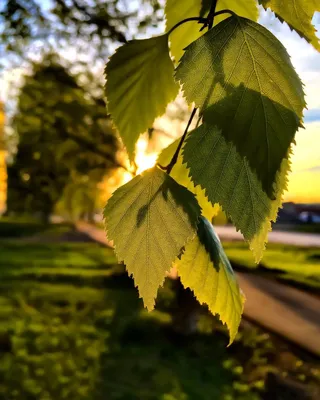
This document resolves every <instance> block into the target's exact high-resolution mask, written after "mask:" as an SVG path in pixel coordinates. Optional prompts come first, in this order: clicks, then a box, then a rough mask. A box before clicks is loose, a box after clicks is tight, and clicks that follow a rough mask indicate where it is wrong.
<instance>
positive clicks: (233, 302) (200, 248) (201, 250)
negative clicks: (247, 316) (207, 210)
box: [177, 217, 244, 344]
mask: <svg viewBox="0 0 320 400" xmlns="http://www.w3.org/2000/svg"><path fill="white" fill-rule="evenodd" d="M177 269H178V273H179V275H180V278H181V282H182V284H183V285H184V286H185V287H189V288H190V289H191V290H193V292H194V294H195V296H196V297H197V299H198V300H199V302H200V303H205V304H207V305H208V307H209V310H210V311H211V312H212V314H219V318H220V320H221V321H222V322H223V323H224V324H226V325H227V327H228V329H229V333H230V344H231V343H232V342H233V340H234V338H235V336H236V334H237V332H238V328H239V324H240V321H241V315H242V312H243V305H244V296H243V294H242V292H241V290H240V289H239V286H238V283H237V280H236V277H235V274H234V272H233V269H232V267H231V265H230V262H229V260H228V258H227V256H226V255H225V252H224V250H223V248H222V245H221V243H220V240H219V238H218V236H217V235H216V233H215V232H214V230H213V227H212V225H211V223H210V222H209V221H208V220H207V219H205V218H203V217H201V218H200V221H199V225H198V234H197V235H196V236H195V238H194V239H193V240H192V241H191V242H190V243H188V244H187V246H186V248H185V252H184V253H183V255H182V256H181V259H180V260H179V261H178V262H177Z"/></svg>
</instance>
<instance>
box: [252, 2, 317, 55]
mask: <svg viewBox="0 0 320 400" xmlns="http://www.w3.org/2000/svg"><path fill="white" fill-rule="evenodd" d="M259 3H260V4H261V5H262V6H263V7H264V8H265V9H267V8H270V9H271V10H272V11H273V12H274V13H275V14H276V16H277V17H278V18H279V19H280V21H282V22H283V21H285V22H286V23H287V24H288V25H289V26H290V28H291V29H293V30H295V31H296V32H297V33H298V34H299V35H300V36H301V37H302V38H304V39H306V40H307V41H308V42H309V43H311V44H312V45H313V47H314V48H315V49H316V50H318V51H320V41H319V38H318V37H317V36H316V32H317V31H316V29H315V27H314V26H313V25H312V18H313V16H314V13H315V12H316V11H320V2H319V0H259Z"/></svg>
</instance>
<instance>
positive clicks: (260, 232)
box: [183, 124, 289, 262]
mask: <svg viewBox="0 0 320 400" xmlns="http://www.w3.org/2000/svg"><path fill="white" fill-rule="evenodd" d="M183 159H184V162H186V163H187V167H188V168H189V170H190V175H191V178H192V180H193V182H194V184H195V185H200V186H201V187H202V188H203V189H204V190H205V194H206V195H207V197H208V199H209V200H210V201H211V202H212V204H216V203H219V204H220V205H221V207H222V208H223V210H224V211H225V212H226V214H227V215H228V217H229V218H231V220H232V222H233V223H234V225H235V226H236V228H237V230H240V231H241V233H242V234H243V236H244V238H245V239H246V240H247V241H248V242H249V243H250V247H251V248H252V249H253V250H254V254H255V258H256V261H257V262H259V261H260V259H261V256H262V252H263V250H264V248H265V242H266V241H267V235H268V232H269V230H270V229H271V221H273V220H275V219H276V217H277V211H278V208H279V206H280V205H281V201H282V195H283V192H284V190H285V189H286V183H287V181H286V177H287V173H288V171H289V162H288V160H287V159H284V160H283V161H282V167H281V170H280V172H279V173H278V174H277V179H276V184H275V193H276V196H275V197H276V199H275V200H270V199H269V197H268V196H267V194H266V193H265V192H264V191H263V189H262V186H261V183H260V181H259V180H258V179H257V176H256V174H255V173H253V172H252V170H251V168H250V166H249V163H248V161H247V160H246V158H243V157H241V156H240V155H239V153H238V152H237V151H236V148H235V146H234V145H233V144H232V143H231V142H227V141H226V140H225V138H224V136H223V135H222V134H221V132H220V130H219V129H218V128H216V127H213V126H210V125H206V124H203V125H201V126H200V127H199V128H197V129H195V130H194V131H192V132H190V133H189V135H188V137H187V140H186V143H185V145H184V148H183Z"/></svg>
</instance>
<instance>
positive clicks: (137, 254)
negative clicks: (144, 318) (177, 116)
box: [105, 0, 320, 342]
mask: <svg viewBox="0 0 320 400" xmlns="http://www.w3.org/2000/svg"><path fill="white" fill-rule="evenodd" d="M258 3H260V4H261V5H262V6H263V7H265V8H271V10H272V11H274V12H275V14H276V16H277V17H278V18H279V19H280V20H281V21H285V22H286V23H287V24H288V25H289V26H290V27H291V29H293V30H295V31H296V32H298V34H299V35H300V36H301V37H302V38H304V39H306V40H307V41H308V42H310V43H311V44H312V45H313V46H314V47H315V49H317V50H318V51H320V44H319V40H318V39H317V37H316V35H315V30H314V27H313V26H312V22H311V21H312V17H313V15H314V13H315V12H316V11H320V7H319V3H318V2H316V1H315V0H299V1H296V0H291V1H289V0H288V1H287V2H281V1H278V0H259V2H258V1H256V0H237V1H234V0H221V1H220V0H218V1H217V0H212V1H208V0H203V1H201V0H186V1H185V0H184V1H182V0H180V1H177V0H176V1H175V0H167V2H166V20H167V27H166V32H165V33H164V34H163V35H160V36H156V37H152V38H150V39H145V40H133V41H130V42H128V43H126V44H124V45H123V46H122V47H120V48H119V49H118V50H117V51H116V53H115V54H114V55H113V56H112V57H111V59H110V60H109V62H108V64H107V66H106V78H107V83H106V95H107V99H108V110H109V112H110V113H111V116H112V118H113V121H114V123H115V126H116V127H117V129H118V132H119V134H120V136H121V137H122V140H123V142H124V144H125V146H126V148H127V151H128V154H129V157H130V158H131V159H133V158H134V149H135V143H136V141H137V140H138V138H139V135H140V134H141V133H142V132H144V131H145V130H146V129H147V128H148V127H149V126H150V124H151V123H152V121H153V120H154V119H155V118H156V117H157V116H158V115H160V114H161V113H163V112H164V110H165V107H166V105H167V104H168V102H170V101H171V100H173V99H174V98H175V96H176V95H177V93H178V91H179V89H182V90H183V93H184V96H185V98H186V100H187V102H188V103H189V104H190V105H192V104H194V105H195V108H194V109H193V111H192V113H191V116H190V119H189V122H188V124H187V126H186V130H185V132H184V134H183V135H182V137H181V138H180V139H178V140H177V141H176V142H174V143H172V145H170V146H169V147H168V148H167V149H165V150H164V151H163V153H162V154H161V155H160V157H159V160H158V164H157V166H156V167H154V168H152V169H150V170H147V171H146V172H144V173H143V174H141V175H139V176H137V177H135V178H134V179H132V180H131V181H130V182H129V183H127V184H126V185H124V186H122V187H121V188H119V189H118V190H117V191H116V192H115V193H114V194H113V196H112V198H111V199H110V200H109V201H108V203H107V205H106V208H105V222H106V229H107V234H108V238H109V239H110V240H113V242H114V244H115V249H116V253H117V256H118V259H119V261H123V262H124V263H125V264H126V267H127V270H128V272H129V274H130V275H133V278H134V281H135V284H136V285H137V286H138V289H139V293H140V296H141V297H142V298H143V300H144V304H145V306H146V307H147V308H148V309H152V308H153V307H154V302H155V297H156V295H157V290H158V287H159V286H161V285H162V283H163V281H164V279H165V276H166V272H167V271H169V270H170V268H171V267H172V265H173V264H175V265H176V266H177V268H178V272H179V275H180V277H181V281H182V283H183V285H184V286H185V287H190V288H191V289H192V290H193V291H194V293H195V295H196V297H197V298H198V299H199V301H200V302H201V303H206V304H207V305H208V306H209V309H210V310H211V312H212V313H214V314H219V316H220V319H221V320H222V321H223V322H224V323H225V324H226V325H227V326H228V328H229V332H230V342H232V341H233V339H234V337H235V335H236V333H237V329H238V326H239V323H240V319H241V314H242V310H243V302H244V298H243V295H242V293H241V291H240V289H239V287H238V284H237V282H236V279H235V276H234V273H233V271H232V268H231V266H230V263H229V262H228V260H227V258H226V256H225V253H224V251H223V249H222V246H221V243H220V241H219V239H218V237H217V235H216V233H215V231H214V229H213V227H212V225H211V223H210V221H208V219H207V218H206V215H205V214H204V212H203V211H202V210H207V209H208V202H209V203H210V204H211V207H212V212H211V215H212V214H213V210H214V206H215V204H216V203H218V204H220V205H221V207H222V208H223V210H224V211H225V212H226V214H227V216H228V218H230V219H231V220H232V221H233V223H234V225H235V226H236V228H237V229H238V230H240V231H241V232H242V234H243V236H244V238H245V239H246V241H247V242H248V243H249V245H250V248H251V249H252V250H253V253H254V256H255V259H256V261H257V262H259V261H260V259H261V257H262V253H263V250H264V249H265V245H266V242H267V235H268V232H269V231H270V230H271V222H272V221H274V220H275V219H276V217H277V212H278V209H279V207H281V203H282V196H283V193H284V191H285V189H286V183H287V176H288V173H289V171H290V155H291V152H292V145H293V143H294V137H295V133H296V131H297V130H298V128H299V127H301V126H302V120H303V110H304V108H305V106H306V103H305V98H304V91H303V86H302V83H301V80H300V78H299V76H298V75H297V73H296V72H295V70H294V68H293V66H292V64H291V61H290V57H289V55H288V53H287V51H286V49H285V48H284V46H283V45H282V44H281V43H280V42H279V41H278V39H276V38H275V37H274V36H273V35H272V34H271V33H270V32H269V31H268V30H267V29H266V28H264V27H262V26H261V25H259V24H258V23H257V22H256V21H257V18H258V8H257V7H258ZM293 8H294V9H295V12H292V9H293ZM195 116H197V117H198V123H197V127H196V128H195V129H193V130H190V129H189V128H190V126H191V122H192V120H193V119H194V117H195ZM206 212H207V211H206ZM209 214H210V212H209Z"/></svg>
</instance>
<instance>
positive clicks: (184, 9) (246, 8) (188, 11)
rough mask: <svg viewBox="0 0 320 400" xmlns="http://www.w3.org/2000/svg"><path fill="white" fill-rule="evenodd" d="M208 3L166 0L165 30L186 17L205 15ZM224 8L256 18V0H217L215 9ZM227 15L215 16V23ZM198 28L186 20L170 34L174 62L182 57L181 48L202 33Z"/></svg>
mask: <svg viewBox="0 0 320 400" xmlns="http://www.w3.org/2000/svg"><path fill="white" fill-rule="evenodd" d="M210 5H211V1H210V0H202V1H201V0H183V5H182V3H181V1H178V0H167V2H166V8H165V13H166V17H167V24H166V29H167V31H168V30H169V29H171V28H172V27H173V26H174V25H176V24H177V23H178V22H180V21H182V20H184V19H186V18H190V17H199V16H202V17H203V16H206V14H207V13H208V11H209V10H210ZM224 9H229V10H232V11H234V12H235V13H237V14H238V15H241V16H242V17H246V18H250V19H252V20H254V21H256V20H257V19H258V7H257V2H256V0H219V1H218V4H217V8H216V10H217V11H221V10H224ZM227 16H228V14H225V15H220V16H218V17H216V19H215V24H217V23H219V22H220V21H222V20H223V19H224V18H226V17H227ZM200 28H201V25H199V24H198V23H197V22H187V23H186V24H184V25H182V26H180V27H179V28H177V29H176V30H175V31H174V32H173V33H172V34H171V35H170V51H171V54H172V56H173V57H174V58H175V60H176V62H178V61H179V60H180V58H181V57H182V55H183V49H184V48H185V47H187V46H188V45H189V44H190V43H192V42H193V41H194V40H196V39H198V38H199V37H200V36H201V35H203V33H204V32H199V30H200Z"/></svg>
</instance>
